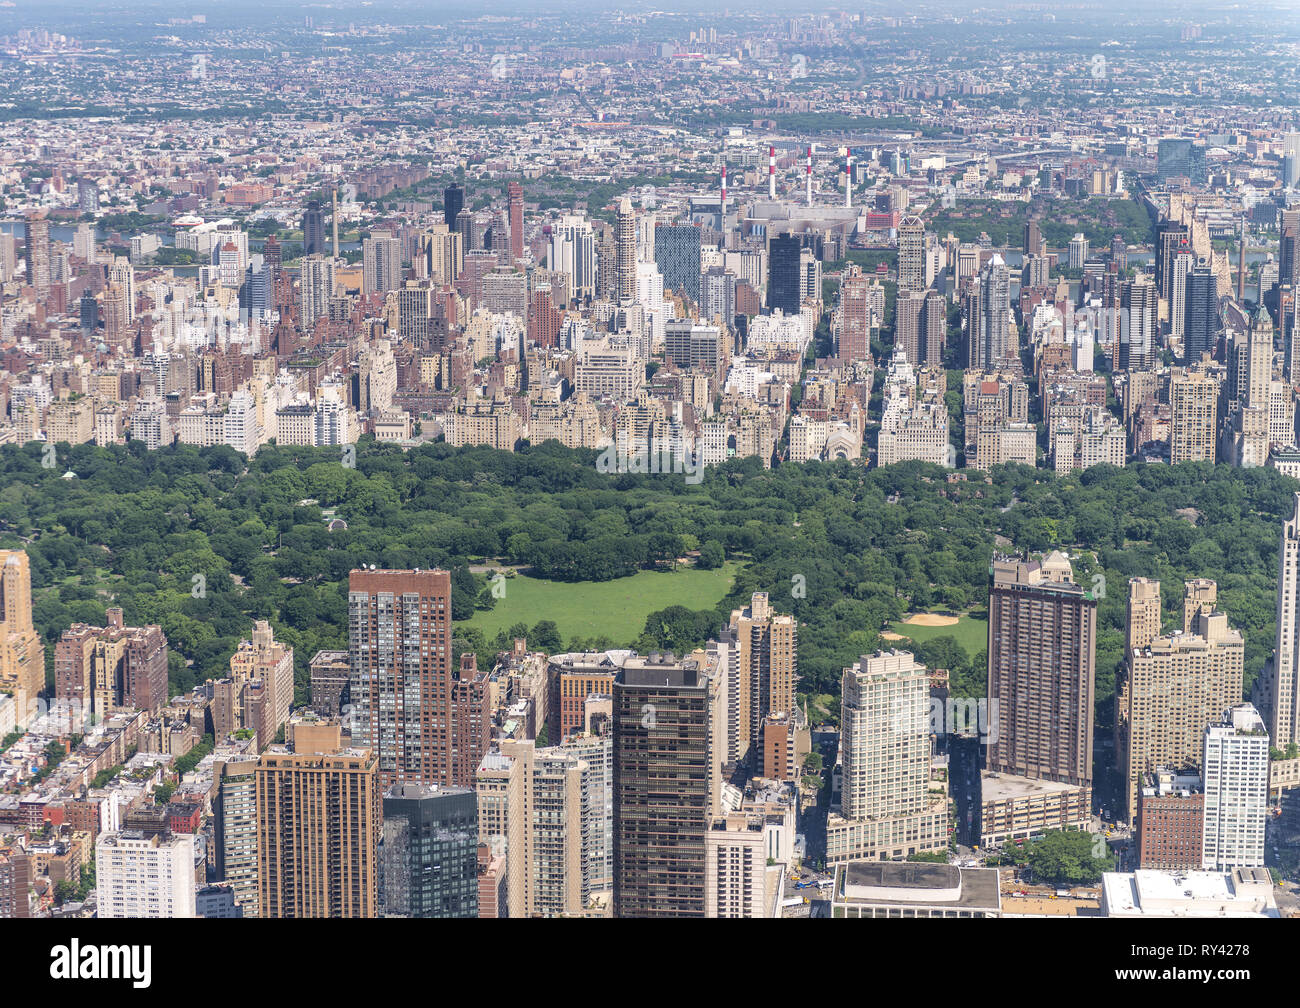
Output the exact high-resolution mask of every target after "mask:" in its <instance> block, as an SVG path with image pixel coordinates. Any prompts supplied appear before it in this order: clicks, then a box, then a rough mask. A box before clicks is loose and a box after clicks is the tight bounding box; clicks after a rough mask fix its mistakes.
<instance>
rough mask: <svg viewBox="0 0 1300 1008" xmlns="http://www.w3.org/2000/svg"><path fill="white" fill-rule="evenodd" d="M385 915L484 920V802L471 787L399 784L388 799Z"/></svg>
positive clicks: (382, 867) (382, 878) (382, 862)
mask: <svg viewBox="0 0 1300 1008" xmlns="http://www.w3.org/2000/svg"><path fill="white" fill-rule="evenodd" d="M383 810H384V825H383V841H382V843H381V845H380V848H379V909H380V913H381V915H382V916H384V917H477V916H478V803H477V802H476V801H475V797H474V792H473V791H472V790H466V789H465V788H440V787H436V786H433V785H426V784H410V783H401V784H394V785H393V786H392V787H391V788H389V789H388V790H387V791H386V792H384V798H383Z"/></svg>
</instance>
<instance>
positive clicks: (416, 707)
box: [348, 570, 472, 787]
mask: <svg viewBox="0 0 1300 1008" xmlns="http://www.w3.org/2000/svg"><path fill="white" fill-rule="evenodd" d="M348 659H349V661H350V663H351V666H352V673H351V682H350V684H349V688H350V690H351V694H352V704H353V724H352V739H353V741H354V743H355V744H356V745H358V746H363V747H365V748H367V749H370V750H372V751H373V752H374V754H375V757H376V760H377V767H378V772H379V776H380V781H381V784H382V785H383V786H385V787H387V786H389V785H391V784H393V783H396V782H397V781H415V782H417V783H423V784H441V785H444V786H453V785H458V786H468V785H469V784H470V783H472V782H462V781H457V780H455V779H453V754H452V751H453V748H454V744H455V743H454V740H455V731H456V728H455V725H454V724H453V722H454V710H453V708H454V702H453V696H452V694H453V685H454V678H453V669H452V661H451V575H450V574H448V573H447V572H446V571H438V570H409V571H406V570H354V571H353V572H352V573H351V574H350V575H349V577H348Z"/></svg>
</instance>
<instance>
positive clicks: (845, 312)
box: [836, 265, 880, 362]
mask: <svg viewBox="0 0 1300 1008" xmlns="http://www.w3.org/2000/svg"><path fill="white" fill-rule="evenodd" d="M875 287H877V284H876V281H875V278H874V277H869V276H867V275H866V274H864V273H862V272H861V270H859V269H858V268H857V266H855V265H850V266H848V267H847V268H846V269H845V273H844V279H843V281H842V282H841V284H840V307H839V311H838V312H837V313H836V321H837V323H838V325H837V337H838V340H839V347H838V350H839V356H840V359H841V360H843V361H845V362H850V361H865V360H866V359H867V358H868V357H870V356H871V334H872V333H873V332H874V331H875V329H876V327H877V326H878V325H879V324H880V318H879V317H878V316H877V313H876V311H875V309H874V307H873V300H874V299H873V297H872V291H873V288H875Z"/></svg>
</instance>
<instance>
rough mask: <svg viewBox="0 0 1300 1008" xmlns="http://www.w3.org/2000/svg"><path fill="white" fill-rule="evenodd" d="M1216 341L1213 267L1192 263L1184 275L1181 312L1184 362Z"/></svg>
mask: <svg viewBox="0 0 1300 1008" xmlns="http://www.w3.org/2000/svg"><path fill="white" fill-rule="evenodd" d="M1218 341H1219V293H1218V288H1217V286H1216V285H1215V279H1214V271H1213V270H1211V269H1210V267H1208V266H1196V267H1194V268H1193V269H1192V271H1191V273H1189V274H1188V275H1187V285H1186V295H1185V299H1184V312H1183V346H1184V349H1185V351H1186V356H1187V360H1188V362H1195V361H1199V360H1200V359H1201V354H1203V353H1210V354H1212V353H1213V352H1214V349H1215V346H1216V345H1217V344H1218Z"/></svg>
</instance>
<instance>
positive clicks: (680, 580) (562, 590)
mask: <svg viewBox="0 0 1300 1008" xmlns="http://www.w3.org/2000/svg"><path fill="white" fill-rule="evenodd" d="M736 567H737V565H736V564H734V563H727V564H724V565H723V566H722V567H721V568H719V569H718V570H708V571H706V570H697V569H695V568H693V567H691V568H682V569H680V570H677V571H674V572H672V573H669V572H666V571H641V572H640V573H638V574H633V575H632V576H631V577H625V578H617V579H616V580H614V581H578V582H573V583H569V582H562V581H543V580H540V579H538V578H531V577H525V576H523V575H518V576H516V577H512V578H507V579H506V597H505V598H503V599H498V600H497V604H496V606H495V607H494V608H493V609H490V610H487V611H484V612H476V613H475V614H474V617H473V619H471V620H470V621H469V624H470V625H471V626H476V627H478V628H480V629H481V630H482V631H483V633H484V634H485V635H486V636H487V637H488V638H492V637H495V636H496V635H497V632H498V631H501V630H505V629H507V628H508V627H510V626H511V625H512V624H515V623H526V624H528V626H532V625H533V624H535V623H537V622H538V621H539V620H554V621H555V625H556V626H557V627H559V629H560V636H561V637H563V638H564V641H565V643H566V644H567V643H568V641H569V640H570V638H573V637H584V638H588V637H608V638H609V639H610V640H612V641H614V643H615V644H620V645H621V644H631V643H632V642H633V641H634V640H636V638H638V637H640V636H641V631H642V630H643V629H645V618H646V617H647V616H649V615H650V614H651V613H652V612H656V611H657V610H659V609H666V608H668V606H671V605H682V606H685V607H686V608H687V609H710V608H712V607H713V606H714V605H716V604H717V602H718V600H719V599H721V598H722V596H724V595H726V594H727V592H728V591H729V590H730V588H731V581H732V578H733V576H734V575H735V573H736Z"/></svg>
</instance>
